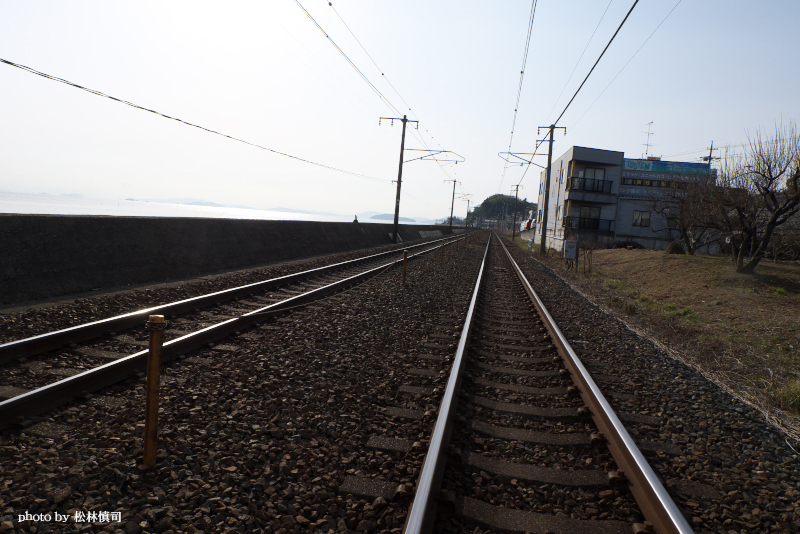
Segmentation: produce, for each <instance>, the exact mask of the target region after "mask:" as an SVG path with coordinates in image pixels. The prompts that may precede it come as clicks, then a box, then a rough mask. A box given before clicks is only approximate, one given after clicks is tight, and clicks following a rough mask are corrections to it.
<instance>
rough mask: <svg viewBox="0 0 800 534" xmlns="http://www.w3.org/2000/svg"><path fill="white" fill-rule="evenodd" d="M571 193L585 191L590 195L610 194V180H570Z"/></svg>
mask: <svg viewBox="0 0 800 534" xmlns="http://www.w3.org/2000/svg"><path fill="white" fill-rule="evenodd" d="M570 180H572V183H571V184H570V189H571V190H572V191H586V192H590V193H605V194H611V185H612V183H613V182H612V181H611V180H595V179H592V178H574V177H573V178H570Z"/></svg>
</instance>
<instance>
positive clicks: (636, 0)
mask: <svg viewBox="0 0 800 534" xmlns="http://www.w3.org/2000/svg"><path fill="white" fill-rule="evenodd" d="M638 3H639V0H635V1H634V2H633V5H632V6H631V8H630V9H629V10H628V13H627V14H626V15H625V18H624V19H622V22H620V23H619V26H618V27H617V31H615V32H614V35H612V36H611V39H609V40H608V44H607V45H606V47H605V48H604V49H603V51H602V52H600V56H599V57H598V58H597V61H595V62H594V65H592V68H591V69H589V73H588V74H587V75H586V78H584V79H583V81H582V82H581V85H580V86H579V87H578V90H577V91H575V94H574V95H572V98H570V100H569V102H567V105H566V106H565V107H564V110H563V111H562V112H561V114H560V115H559V116H558V118H557V119H556V120H555V122H553V124H554V125H555V124H558V121H560V120H561V117H563V116H564V113H566V111H567V109H569V106H570V104H572V101H573V100H575V97H576V96H578V93H580V92H581V89H582V88H583V85H584V84H585V83H586V80H588V79H589V76H591V75H592V72H594V69H595V67H597V64H598V63H600V60H601V59H603V56H604V55H605V53H606V50H608V47H609V46H611V43H612V42H614V38H615V37H616V36H617V34H618V33H619V31H620V30H621V29H622V26H623V25H624V24H625V21H627V20H628V17H630V16H631V13H632V12H633V8H635V7H636V4H638Z"/></svg>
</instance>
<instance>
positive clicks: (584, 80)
mask: <svg viewBox="0 0 800 534" xmlns="http://www.w3.org/2000/svg"><path fill="white" fill-rule="evenodd" d="M295 1H296V0H295ZM638 3H639V0H635V1H634V2H633V5H632V6H631V8H630V9H629V10H628V13H627V14H626V15H625V18H624V19H622V22H620V23H619V27H618V28H617V31H615V32H614V35H612V36H611V39H609V41H608V44H607V45H606V47H605V48H604V49H603V51H602V52H601V53H600V57H598V58H597V61H595V62H594V65H592V68H591V69H590V70H589V74H587V75H586V78H584V79H583V81H582V82H581V85H580V87H578V90H577V91H575V94H574V95H572V98H571V99H570V100H569V102H567V106H566V107H565V108H564V111H562V112H561V115H559V116H558V118H557V119H556V120H555V122H554V123H553V124H558V121H560V120H561V117H563V116H564V113H565V112H566V111H567V109H568V108H569V106H570V104H572V101H573V100H575V97H576V96H578V93H580V91H581V89H582V88H583V84H585V83H586V80H588V79H589V76H591V75H592V72H594V68H595V67H596V66H597V64H598V63H600V60H601V59H602V58H603V55H604V54H605V53H606V50H608V47H609V46H611V43H612V42H613V41H614V38H615V37H616V36H617V34H618V33H619V31H620V30H621V29H622V25H623V24H625V21H626V20H628V17H630V15H631V12H632V11H633V8H635V7H636V4H638Z"/></svg>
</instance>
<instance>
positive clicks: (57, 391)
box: [0, 247, 439, 427]
mask: <svg viewBox="0 0 800 534" xmlns="http://www.w3.org/2000/svg"><path fill="white" fill-rule="evenodd" d="M438 248H439V247H434V248H431V249H427V250H422V251H419V252H417V253H415V254H410V255H409V256H408V258H409V259H411V258H415V257H417V256H421V255H423V254H427V253H430V252H432V251H435V250H438ZM402 262H403V259H402V258H400V259H397V260H393V261H391V262H389V263H385V264H383V265H380V266H378V267H374V268H372V269H369V270H367V271H364V272H363V273H359V274H356V275H353V276H350V277H348V278H345V279H342V280H339V281H336V282H333V283H331V284H328V285H326V286H323V287H320V288H317V289H313V290H311V291H308V292H306V293H302V294H300V295H296V296H294V297H291V298H288V299H286V300H282V301H280V302H276V303H274V304H270V305H269V306H265V307H263V308H259V309H257V310H253V311H251V312H248V313H246V314H244V315H241V316H239V317H236V318H233V319H228V320H226V321H223V322H221V323H217V324H215V325H212V326H209V327H206V328H204V329H202V330H198V331H196V332H192V333H191V334H187V335H185V336H182V337H179V338H176V339H173V340H171V341H168V342H166V343H164V345H163V348H162V350H161V358H162V361H168V360H170V359H172V358H174V357H176V356H179V355H181V354H184V353H187V352H189V351H192V350H195V349H198V348H200V347H202V346H204V345H208V344H209V343H213V342H215V341H217V340H219V339H221V338H223V337H225V336H227V335H229V334H231V333H233V332H239V331H241V330H244V329H246V328H248V327H250V326H253V325H255V324H257V323H260V322H264V321H266V320H268V319H269V318H271V317H274V316H275V315H279V314H282V313H286V312H287V311H289V310H291V309H294V308H297V307H300V306H303V305H305V304H308V303H310V302H315V301H318V300H320V299H321V298H325V297H327V296H330V295H333V294H335V293H339V292H340V291H343V290H345V289H347V288H349V287H351V286H354V285H356V284H359V283H361V282H364V281H366V280H367V279H369V278H372V277H375V276H378V275H380V274H381V273H383V272H384V271H386V270H388V269H390V268H392V267H394V266H395V265H398V264H402ZM147 353H148V351H147V350H143V351H140V352H137V353H135V354H132V355H130V356H127V357H124V358H120V359H119V360H116V361H113V362H111V363H107V364H105V365H101V366H99V367H95V368H93V369H90V370H88V371H85V372H83V373H80V374H77V375H74V376H71V377H69V378H65V379H63V380H59V381H58V382H54V383H52V384H48V385H46V386H43V387H41V388H37V389H34V390H32V391H29V392H27V393H23V394H22V395H18V396H16V397H13V398H11V399H8V400H6V401H3V402H0V427H3V426H5V425H8V424H10V423H14V422H16V421H19V419H20V417H23V418H24V417H27V416H32V415H36V414H38V413H42V412H44V411H46V410H49V409H51V408H54V407H56V406H59V405H61V404H64V403H66V402H68V401H70V400H72V399H73V398H74V397H77V396H80V395H86V394H88V393H91V392H93V391H96V390H98V389H101V388H104V387H107V386H109V385H111V384H115V383H117V382H121V381H122V380H125V379H127V378H128V377H129V376H130V375H131V374H134V373H137V372H139V371H141V370H142V369H143V368H144V366H145V363H146V357H147Z"/></svg>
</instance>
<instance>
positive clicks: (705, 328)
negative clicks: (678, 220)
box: [515, 239, 800, 436]
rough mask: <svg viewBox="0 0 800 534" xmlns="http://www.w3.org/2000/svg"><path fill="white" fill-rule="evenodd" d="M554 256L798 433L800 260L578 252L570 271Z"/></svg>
mask: <svg viewBox="0 0 800 534" xmlns="http://www.w3.org/2000/svg"><path fill="white" fill-rule="evenodd" d="M515 241H516V243H515V244H517V245H518V246H519V247H520V248H522V249H523V250H524V249H527V242H526V241H524V240H520V239H517V240H515ZM557 256H558V254H557V253H555V252H552V253H551V255H550V256H549V257H548V258H547V260H546V263H547V264H548V266H550V267H551V268H552V269H554V270H555V272H557V273H558V274H559V275H561V276H562V277H564V278H566V279H568V280H569V281H570V282H571V283H573V285H577V286H578V287H580V288H581V290H583V291H584V292H586V293H587V294H589V295H590V296H591V297H592V298H594V299H595V301H597V302H599V303H603V304H606V305H607V306H609V307H610V308H612V309H614V310H616V311H617V313H618V314H619V315H621V316H625V320H626V321H627V322H632V323H633V324H634V325H636V326H639V327H645V329H646V330H647V331H648V332H649V333H650V335H652V336H653V337H654V338H656V339H658V340H659V341H661V342H662V343H663V344H664V345H666V346H668V347H669V348H671V349H674V350H676V351H678V352H679V353H680V355H681V357H682V358H683V359H684V360H685V361H686V362H687V363H690V364H693V365H694V366H696V367H697V368H699V369H700V370H702V371H703V372H705V373H706V374H707V375H709V376H711V377H713V378H714V379H715V380H716V381H718V382H719V383H721V384H724V385H725V386H726V387H728V388H729V389H730V390H731V391H733V392H735V393H736V394H738V395H740V396H742V397H743V398H745V399H746V400H748V401H750V402H752V403H754V404H756V405H758V406H760V407H761V408H762V409H763V410H764V411H765V412H766V413H769V414H772V415H773V416H776V417H778V419H780V422H781V424H782V425H784V426H785V427H786V428H787V430H790V429H791V430H790V431H791V432H792V433H793V434H794V435H796V436H799V435H800V417H798V416H800V328H799V327H800V266H798V265H788V264H778V265H775V264H773V263H767V262H763V261H762V262H761V263H760V264H759V265H758V267H757V268H756V273H755V274H754V275H745V274H737V273H736V272H735V269H734V266H733V264H732V262H731V261H730V259H729V258H726V257H722V256H709V255H697V256H688V255H668V254H665V253H664V252H663V251H653V250H626V249H614V250H596V251H594V253H593V262H592V269H591V273H590V274H584V265H583V264H582V262H583V254H581V264H580V265H579V267H578V270H577V273H576V272H575V270H573V271H567V270H566V266H565V263H564V261H563V260H561V259H560V258H558V257H557ZM536 258H537V259H541V257H540V256H539V255H538V254H536ZM776 410H784V411H785V412H784V413H783V414H779V413H778V412H776Z"/></svg>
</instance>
